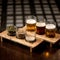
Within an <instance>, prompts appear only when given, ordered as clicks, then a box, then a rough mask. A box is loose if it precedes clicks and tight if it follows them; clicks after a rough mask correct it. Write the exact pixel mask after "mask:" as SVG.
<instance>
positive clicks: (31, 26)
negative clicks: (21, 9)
mask: <svg viewBox="0 0 60 60" xmlns="http://www.w3.org/2000/svg"><path fill="white" fill-rule="evenodd" d="M26 26H27V28H26V29H27V30H28V31H34V30H35V29H36V21H35V20H34V19H29V20H27V21H26Z"/></svg>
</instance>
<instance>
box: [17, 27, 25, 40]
mask: <svg viewBox="0 0 60 60" xmlns="http://www.w3.org/2000/svg"><path fill="white" fill-rule="evenodd" d="M16 37H17V38H18V39H24V38H25V31H24V30H23V28H17V29H16Z"/></svg>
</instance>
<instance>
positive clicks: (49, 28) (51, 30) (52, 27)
mask: <svg viewBox="0 0 60 60" xmlns="http://www.w3.org/2000/svg"><path fill="white" fill-rule="evenodd" d="M55 32H56V24H55V22H47V24H46V36H47V37H50V38H53V37H55Z"/></svg>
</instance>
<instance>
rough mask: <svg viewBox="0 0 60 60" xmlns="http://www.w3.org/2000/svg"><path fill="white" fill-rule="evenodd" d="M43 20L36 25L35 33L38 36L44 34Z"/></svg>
mask: <svg viewBox="0 0 60 60" xmlns="http://www.w3.org/2000/svg"><path fill="white" fill-rule="evenodd" d="M45 25H46V24H45V20H44V19H39V21H38V22H37V23H36V33H37V34H39V35H43V34H45Z"/></svg>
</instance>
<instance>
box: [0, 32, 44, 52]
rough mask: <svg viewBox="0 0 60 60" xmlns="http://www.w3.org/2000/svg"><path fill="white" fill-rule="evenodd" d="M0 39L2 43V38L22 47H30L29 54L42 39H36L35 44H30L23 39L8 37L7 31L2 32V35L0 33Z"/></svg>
mask: <svg viewBox="0 0 60 60" xmlns="http://www.w3.org/2000/svg"><path fill="white" fill-rule="evenodd" d="M0 37H1V41H2V38H6V39H8V40H10V41H13V42H17V43H19V44H22V45H24V46H28V47H30V52H32V48H34V47H36V46H38V45H39V44H40V43H42V42H43V40H42V39H40V38H36V42H34V43H30V42H27V41H25V39H18V38H16V36H8V35H7V31H3V32H2V33H0Z"/></svg>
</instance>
